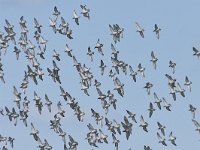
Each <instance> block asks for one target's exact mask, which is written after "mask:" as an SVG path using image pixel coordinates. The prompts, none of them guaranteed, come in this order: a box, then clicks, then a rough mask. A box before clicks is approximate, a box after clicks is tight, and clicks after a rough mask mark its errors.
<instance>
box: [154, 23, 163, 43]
mask: <svg viewBox="0 0 200 150" xmlns="http://www.w3.org/2000/svg"><path fill="white" fill-rule="evenodd" d="M160 31H161V29H160V28H159V27H158V25H157V24H155V25H154V30H153V32H155V34H156V38H157V39H159V38H160Z"/></svg>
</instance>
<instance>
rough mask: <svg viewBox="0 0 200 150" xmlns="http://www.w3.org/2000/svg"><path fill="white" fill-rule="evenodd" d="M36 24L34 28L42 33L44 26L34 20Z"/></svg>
mask: <svg viewBox="0 0 200 150" xmlns="http://www.w3.org/2000/svg"><path fill="white" fill-rule="evenodd" d="M34 24H35V26H34V28H36V30H37V31H38V32H39V33H41V27H42V25H41V24H39V23H38V20H37V19H36V18H34Z"/></svg>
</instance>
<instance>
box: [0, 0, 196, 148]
mask: <svg viewBox="0 0 200 150" xmlns="http://www.w3.org/2000/svg"><path fill="white" fill-rule="evenodd" d="M81 4H86V5H87V7H88V8H90V11H91V12H90V15H91V19H90V20H87V18H84V17H83V16H81V18H80V25H79V26H77V25H76V24H75V22H74V20H73V19H72V13H73V10H76V12H77V13H78V14H80V12H81V8H80V5H81ZM54 6H57V8H58V10H59V11H60V12H61V16H63V17H64V18H65V19H66V21H67V22H68V23H69V26H70V28H71V29H72V30H73V37H74V39H73V40H69V39H68V38H67V37H64V36H61V35H59V34H54V33H53V31H52V29H51V28H50V27H49V21H48V18H49V17H52V12H53V8H54ZM199 6H200V1H198V0H190V1H181V0H176V1H173V0H168V1H160V0H153V1H148V0H138V1H136V0H126V1H122V0H119V1H116V0H109V1H108V0H100V1H94V0H87V1H86V0H84V1H81V0H76V1H69V0H0V18H1V19H0V25H1V26H0V31H4V27H3V26H5V19H7V20H8V21H9V22H10V23H11V24H13V25H14V31H15V32H16V33H17V35H16V39H17V40H18V39H19V34H20V27H19V18H20V17H21V16H24V19H25V20H26V21H27V26H28V30H29V38H30V39H31V40H32V41H34V39H33V38H32V37H33V33H34V31H35V29H34V27H33V18H34V17H35V18H37V19H38V21H39V23H41V24H42V25H43V27H42V35H43V36H44V38H45V39H48V44H47V52H46V54H45V58H46V59H45V60H41V59H38V60H39V63H40V64H41V66H42V68H43V71H44V73H45V78H44V81H43V82H41V81H39V84H38V85H37V86H35V84H34V83H33V82H32V81H31V80H29V82H30V85H29V88H28V91H27V96H28V98H29V99H30V100H31V104H30V105H31V108H30V113H29V114H30V116H29V119H28V123H29V125H30V122H33V123H34V125H35V128H37V129H39V131H40V133H39V135H40V137H41V138H42V139H44V138H46V139H47V140H48V142H49V144H50V145H52V146H53V149H55V150H56V149H57V150H58V149H59V150H60V149H63V142H62V140H61V138H60V137H59V136H58V135H57V134H55V133H54V132H53V131H52V130H50V129H49V120H50V119H52V118H53V114H54V113H55V112H56V111H57V108H56V104H57V102H58V101H59V100H61V102H62V104H63V105H64V108H65V110H66V118H64V119H63V120H62V128H63V129H64V130H65V131H66V132H67V134H70V135H71V136H72V137H74V139H75V140H76V141H78V142H79V145H78V149H80V150H88V149H92V148H93V147H91V146H89V144H88V143H87V141H86V140H85V137H86V134H87V132H88V129H87V126H86V125H87V124H88V123H91V124H92V125H93V126H94V127H97V128H101V127H100V126H97V125H96V124H95V121H94V118H91V112H90V108H94V110H96V111H97V112H99V113H101V114H102V115H104V116H106V115H105V113H104V110H102V108H101V107H100V101H99V100H98V99H97V93H96V90H95V88H94V87H93V86H92V87H91V88H90V90H89V93H90V95H91V96H89V97H88V96H86V95H85V94H84V93H83V92H82V91H81V90H80V85H79V75H78V73H77V71H76V69H75V68H74V67H73V62H72V59H71V58H69V57H68V56H67V54H65V53H64V48H65V44H66V43H67V44H68V45H69V46H70V47H71V48H72V49H73V54H74V55H75V56H76V58H77V59H78V61H80V62H81V63H82V64H83V63H85V64H86V65H87V66H88V67H90V68H91V71H92V73H93V75H94V79H98V80H99V81H100V82H101V83H102V85H101V89H102V91H103V92H104V93H106V92H107V90H109V89H110V90H113V88H114V85H113V82H112V80H111V79H110V78H109V77H108V72H109V70H110V68H111V65H112V64H111V61H110V57H111V48H110V44H111V43H113V40H112V37H111V35H110V30H109V27H108V25H109V24H116V23H117V24H119V25H120V26H121V27H123V28H124V38H123V39H121V41H120V42H119V43H117V44H116V45H115V47H116V49H117V50H119V51H120V52H119V58H120V59H121V60H123V61H125V62H126V63H128V64H130V65H131V66H132V67H133V68H134V70H135V69H137V66H138V64H139V63H141V64H142V65H143V66H144V67H145V68H146V71H145V74H146V77H145V78H142V77H141V76H140V75H138V76H137V82H136V83H134V82H133V81H132V80H131V78H130V76H129V75H127V76H125V75H124V74H123V73H122V72H121V73H120V74H119V75H118V77H119V78H120V80H121V81H122V82H123V83H124V84H125V86H124V88H125V96H124V98H121V97H120V96H119V95H118V93H117V92H116V91H113V92H114V95H115V97H116V98H117V99H118V102H117V110H116V111H115V110H114V109H113V108H111V109H110V111H109V113H108V115H107V117H108V118H109V119H111V120H112V119H116V120H117V121H118V122H121V121H123V116H124V115H126V111H125V110H126V109H128V110H130V111H132V112H135V113H136V119H137V121H138V122H139V117H140V115H143V116H144V118H145V120H146V121H147V122H148V123H149V133H145V132H144V131H143V130H142V129H141V128H139V123H138V124H134V125H133V133H132V135H131V136H130V139H129V140H128V141H127V140H126V139H125V134H122V135H121V136H117V137H118V138H119V140H120V144H119V149H120V150H121V149H123V150H125V149H129V148H132V150H136V149H138V150H139V149H143V146H144V145H149V146H150V147H151V148H152V149H153V150H156V149H166V150H167V149H168V150H188V149H193V150H196V149H197V148H198V147H199V142H200V141H199V139H200V138H199V135H198V133H197V132H196V131H195V126H194V125H193V123H192V121H191V119H192V115H191V114H190V112H189V111H188V109H189V104H193V105H194V106H196V107H197V115H196V120H199V121H200V113H199V110H198V109H199V104H200V102H199V98H200V93H199V83H200V80H199V76H200V71H199V69H198V68H199V65H200V61H199V60H198V59H197V58H196V57H194V56H193V55H192V54H193V52H192V47H193V46H195V47H197V49H200V44H199V43H200V41H199V39H200V30H199V27H200V21H199V15H198V14H200V9H199ZM80 15H81V14H80ZM135 21H137V22H139V23H140V25H141V26H142V27H143V28H144V29H145V32H144V34H145V38H144V39H142V38H141V37H140V36H139V34H138V33H137V32H136V28H135V24H134V23H135ZM155 23H157V24H158V26H159V27H160V28H161V29H162V30H161V33H160V39H159V40H157V39H156V36H155V34H154V33H153V32H152V31H153V29H154V24H155ZM98 38H99V39H100V41H101V43H103V44H104V47H103V50H104V53H105V56H104V57H102V56H101V55H100V54H99V53H98V52H97V51H96V50H94V46H95V44H96V41H97V39H98ZM88 46H90V47H91V48H92V50H94V52H95V55H94V62H93V63H91V62H90V59H89V57H88V56H87V55H86V53H87V47H88ZM13 47H14V45H13V44H12V43H10V47H9V49H8V51H7V54H6V55H5V56H1V58H2V62H3V65H4V66H3V69H4V73H5V80H6V84H2V83H1V82H0V91H1V92H0V107H1V108H4V106H8V107H10V108H11V107H16V105H15V103H14V102H13V99H14V97H13V94H12V93H13V88H12V87H13V86H14V85H15V86H16V87H17V88H18V89H19V86H20V84H21V81H22V79H23V75H24V70H26V69H27V68H26V65H27V64H28V60H27V59H26V58H25V57H24V54H22V53H21V54H20V58H19V60H18V61H17V60H16V57H15V54H14V53H13V52H12V51H13ZM53 49H55V50H56V51H57V52H59V53H60V54H61V61H60V62H58V63H57V65H58V66H59V67H60V68H61V71H60V73H61V82H62V86H63V87H64V89H65V90H66V91H68V92H69V93H70V94H71V95H72V96H73V97H75V98H76V99H77V101H78V102H79V104H80V106H81V110H83V111H84V112H85V113H86V116H85V118H84V122H78V120H77V118H76V116H74V115H73V111H72V110H71V109H70V108H69V106H66V104H65V102H64V101H63V98H62V97H60V96H59V95H60V90H59V84H57V83H54V82H53V81H52V80H51V77H49V76H48V72H47V70H46V68H47V67H50V68H52V54H53ZM152 50H153V51H154V54H155V55H156V57H157V58H158V64H157V70H156V71H155V70H154V69H153V66H152V64H151V62H150V59H151V57H150V54H151V51H152ZM101 59H103V61H104V62H105V63H106V65H107V66H109V67H107V68H106V70H105V74H104V75H103V76H101V74H100V69H99V67H98V66H99V65H100V60H101ZM169 60H172V61H174V62H176V63H177V67H176V72H175V74H174V75H173V77H175V78H176V79H177V81H178V82H179V83H180V84H181V85H183V84H184V80H185V76H186V75H187V76H188V77H189V79H190V80H191V81H192V82H193V84H192V92H191V93H190V92H189V91H188V90H187V88H186V87H184V88H185V89H186V93H185V95H186V97H185V98H182V97H181V96H180V95H179V94H177V101H175V102H174V101H173V99H172V97H171V95H170V94H169V92H170V91H169V89H168V86H167V78H166V77H165V74H166V73H168V74H172V72H171V70H170V68H169V67H168V65H169ZM148 81H149V82H151V83H153V84H154V87H153V88H152V91H151V95H150V96H148V95H147V93H146V91H145V89H144V88H143V87H144V85H145V83H146V82H148ZM34 90H35V91H36V92H37V93H38V95H39V96H40V97H41V98H42V101H43V103H44V102H45V100H44V95H45V93H47V95H48V96H49V98H50V99H51V100H52V101H53V103H54V106H53V107H54V109H53V112H52V113H51V114H49V113H48V111H47V109H46V108H44V110H43V112H42V115H39V113H38V112H37V110H36V108H35V106H34V105H35V104H34V101H33V91H34ZM153 92H156V93H157V94H158V96H159V97H165V99H166V100H168V101H169V102H170V103H171V104H172V111H171V112H167V111H165V110H164V109H163V110H161V111H160V110H158V109H157V107H155V108H156V111H155V112H154V114H153V116H152V118H150V119H149V118H148V111H147V109H148V107H149V102H152V101H154V99H153V94H152V93H153ZM157 121H159V122H161V123H162V124H164V125H166V137H165V138H166V139H167V140H168V135H169V133H170V132H171V131H173V133H174V135H175V136H176V137H177V141H176V143H177V147H175V146H173V145H172V144H171V143H169V142H168V141H167V144H168V146H167V147H164V146H163V145H161V144H158V139H157V136H156V132H157V131H158V130H157ZM0 122H1V124H0V134H2V135H5V136H12V137H15V139H16V140H15V143H14V146H15V148H14V149H15V150H26V149H27V146H28V149H36V148H37V142H36V141H34V139H33V137H32V136H30V135H29V134H30V132H31V129H30V126H29V127H27V128H26V127H24V125H23V123H22V122H21V121H19V120H18V125H17V126H16V127H15V126H14V125H13V123H10V122H9V120H8V118H7V117H2V116H0ZM102 130H103V131H104V133H106V134H107V135H108V136H109V138H108V141H109V144H99V149H104V150H110V149H115V148H114V145H113V144H112V136H111V133H110V132H108V131H107V127H106V126H104V127H103V128H102ZM67 141H68V140H67ZM0 145H2V144H1V143H0ZM94 149H95V148H94Z"/></svg>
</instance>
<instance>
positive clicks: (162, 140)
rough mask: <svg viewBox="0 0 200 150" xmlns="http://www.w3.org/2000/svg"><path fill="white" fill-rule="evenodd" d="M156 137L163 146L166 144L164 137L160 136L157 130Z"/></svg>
mask: <svg viewBox="0 0 200 150" xmlns="http://www.w3.org/2000/svg"><path fill="white" fill-rule="evenodd" d="M157 138H158V140H159V143H161V144H162V145H164V146H167V144H166V142H165V138H163V137H161V136H160V134H159V133H158V132H157Z"/></svg>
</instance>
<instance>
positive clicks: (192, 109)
mask: <svg viewBox="0 0 200 150" xmlns="http://www.w3.org/2000/svg"><path fill="white" fill-rule="evenodd" d="M196 110H197V108H196V107H194V106H193V105H192V104H190V105H189V111H190V112H191V113H192V118H193V119H195V113H196Z"/></svg>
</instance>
